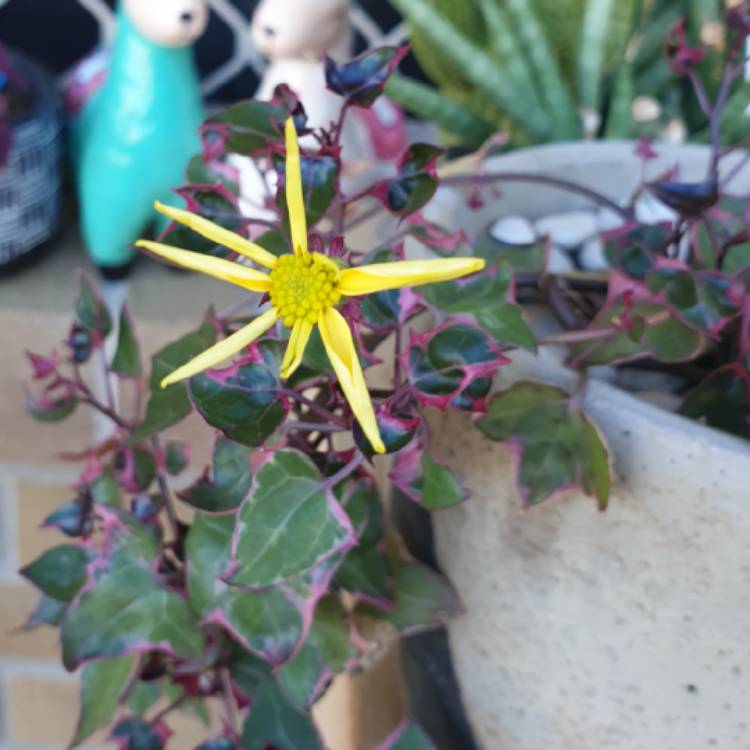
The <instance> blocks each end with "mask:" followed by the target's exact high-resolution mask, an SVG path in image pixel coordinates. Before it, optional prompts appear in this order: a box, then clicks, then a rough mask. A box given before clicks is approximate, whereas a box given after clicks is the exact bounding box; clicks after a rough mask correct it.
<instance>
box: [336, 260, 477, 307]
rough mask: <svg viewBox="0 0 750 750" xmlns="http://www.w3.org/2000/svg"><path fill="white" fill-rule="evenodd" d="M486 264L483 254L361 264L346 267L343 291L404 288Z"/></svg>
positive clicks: (463, 273)
mask: <svg viewBox="0 0 750 750" xmlns="http://www.w3.org/2000/svg"><path fill="white" fill-rule="evenodd" d="M483 268H484V260H483V259H482V258H439V259H437V260H402V261H396V262H395V263H373V264H372V265H369V266H360V267H359V268H346V269H344V270H343V271H342V272H341V275H340V276H339V284H338V289H339V291H340V292H341V294H346V295H348V296H350V297H356V296H357V295H360V294H372V293H373V292H382V291H384V290H385V289H400V288H401V287H404V286H418V285H419V284H432V283H434V282H436V281H450V280H451V279H458V278H460V277H461V276H467V275H468V274H470V273H476V272H477V271H481V270H482V269H483Z"/></svg>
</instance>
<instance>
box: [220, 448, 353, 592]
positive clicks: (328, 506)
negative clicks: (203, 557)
mask: <svg viewBox="0 0 750 750" xmlns="http://www.w3.org/2000/svg"><path fill="white" fill-rule="evenodd" d="M237 524H238V526H237V528H238V534H237V539H236V542H235V547H234V550H233V558H234V559H233V565H232V576H231V578H230V579H229V582H230V584H233V585H240V586H253V587H258V588H260V587H264V586H270V585H273V584H275V583H279V582H281V581H284V580H285V579H288V578H292V577H294V576H298V575H300V574H302V573H305V572H306V571H308V570H310V569H311V568H313V567H314V566H316V565H317V564H319V563H321V562H322V561H324V560H326V559H328V558H330V557H332V556H334V555H336V554H338V553H341V552H343V551H345V550H347V549H349V548H351V547H352V546H353V545H354V544H355V542H356V540H355V538H354V535H353V531H352V528H351V524H350V522H349V519H348V518H347V516H346V514H345V513H344V511H343V509H342V508H341V506H340V505H339V504H338V502H337V501H336V499H335V497H334V496H333V494H332V493H331V492H330V491H328V492H327V491H326V490H325V489H324V488H323V486H322V485H321V478H320V474H319V472H318V470H317V468H316V467H315V464H313V463H312V461H311V460H310V459H309V458H307V457H306V456H305V455H303V454H302V453H299V452H297V451H291V450H281V451H277V452H276V453H274V454H273V456H272V457H271V459H270V460H269V461H267V462H266V463H265V464H263V466H262V467H261V468H260V469H258V472H257V474H256V475H255V483H254V485H253V489H252V492H251V494H250V496H249V497H248V499H247V501H246V502H245V503H244V504H243V505H242V507H241V508H240V511H239V514H238V519H237Z"/></svg>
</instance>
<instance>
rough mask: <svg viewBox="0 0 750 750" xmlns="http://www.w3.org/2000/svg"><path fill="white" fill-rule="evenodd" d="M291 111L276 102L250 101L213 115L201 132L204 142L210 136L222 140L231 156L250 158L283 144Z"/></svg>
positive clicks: (239, 103)
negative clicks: (274, 144)
mask: <svg viewBox="0 0 750 750" xmlns="http://www.w3.org/2000/svg"><path fill="white" fill-rule="evenodd" d="M289 114H290V112H289V109H288V108H287V107H285V106H283V105H280V104H277V103H273V102H261V101H257V100H252V99H251V100H247V101H244V102H238V103H237V104H233V105H232V106H231V107H228V108H227V109H225V110H223V111H222V112H220V113H219V114H217V115H214V116H213V117H211V118H210V119H209V120H207V121H206V124H205V125H204V126H203V128H202V134H203V138H204V141H205V140H206V138H207V137H209V136H210V135H211V134H214V135H217V136H219V137H220V138H221V139H222V143H223V148H224V149H225V150H226V151H228V152H230V153H237V154H241V155H242V156H251V155H253V154H258V153H260V152H263V151H265V150H266V149H268V147H269V145H270V144H271V143H275V142H276V143H278V142H281V141H282V132H283V127H284V122H285V120H286V118H287V117H288V116H289Z"/></svg>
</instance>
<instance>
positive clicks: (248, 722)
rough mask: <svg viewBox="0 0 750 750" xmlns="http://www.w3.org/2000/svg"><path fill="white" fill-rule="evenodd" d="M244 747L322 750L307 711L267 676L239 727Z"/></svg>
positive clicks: (279, 749) (246, 748)
mask: <svg viewBox="0 0 750 750" xmlns="http://www.w3.org/2000/svg"><path fill="white" fill-rule="evenodd" d="M241 745H242V748H243V750H267V748H268V747H273V748H275V750H323V743H322V742H321V739H320V737H319V736H318V733H317V731H316V729H315V725H314V724H313V722H312V718H311V716H310V714H308V713H307V712H305V711H301V710H300V709H298V708H297V707H296V706H294V705H293V704H292V703H290V702H289V700H288V699H287V698H286V697H285V695H284V693H283V692H282V691H281V690H280V689H279V687H278V685H277V684H276V683H275V682H274V681H273V680H267V681H266V683H265V684H264V685H263V687H262V688H261V689H260V692H259V693H258V695H257V697H256V698H255V700H254V701H253V704H252V706H251V708H250V713H249V714H248V716H247V719H245V725H244V727H243V730H242V743H241Z"/></svg>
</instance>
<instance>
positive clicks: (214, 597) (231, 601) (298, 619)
mask: <svg viewBox="0 0 750 750" xmlns="http://www.w3.org/2000/svg"><path fill="white" fill-rule="evenodd" d="M234 526H235V519H234V518H233V517H232V516H208V515H205V514H203V513H198V514H197V515H196V518H195V522H194V523H193V526H192V527H191V529H190V532H189V533H188V536H187V542H186V553H187V560H188V581H187V585H188V594H189V597H190V602H191V604H192V605H193V608H194V609H195V610H196V611H197V612H199V613H200V614H201V615H202V617H203V619H204V620H205V621H207V622H215V623H217V624H219V625H222V626H223V627H225V628H227V629H228V630H229V631H230V632H231V633H233V634H234V636H235V638H236V639H237V640H238V641H240V642H241V643H243V645H244V646H245V648H247V649H249V650H251V651H252V652H253V653H254V654H257V655H258V656H260V657H261V658H263V659H265V660H267V661H270V662H272V663H275V664H280V663H283V662H285V661H287V660H288V659H289V657H290V656H291V655H292V654H293V653H294V651H295V649H296V648H297V646H298V644H299V642H300V640H301V639H302V638H303V636H304V633H305V630H306V626H307V623H306V618H307V617H308V616H309V615H308V614H307V610H308V609H309V607H310V606H311V604H312V605H314V600H315V597H316V596H319V595H320V594H319V592H314V591H305V590H300V589H299V588H298V589H296V590H294V589H292V588H288V587H283V588H269V589H265V590H263V591H252V592H246V591H241V590H238V589H236V588H230V587H229V586H227V584H226V583H225V582H224V581H223V580H221V579H220V576H221V575H222V574H223V573H224V572H225V571H226V569H227V566H228V565H229V561H230V550H231V544H232V532H233V531H234ZM324 588H327V586H326V587H324Z"/></svg>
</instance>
